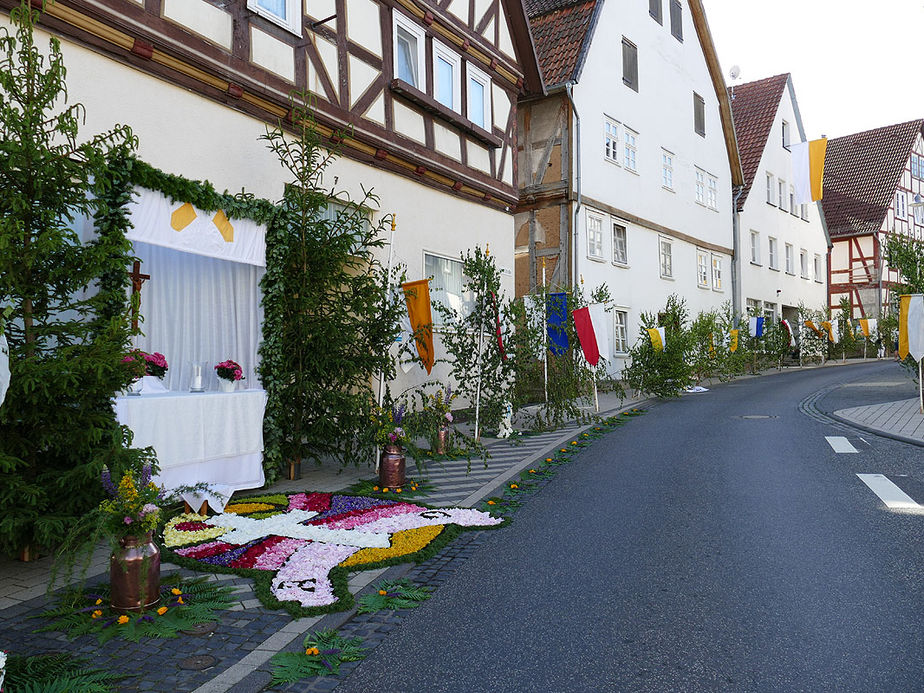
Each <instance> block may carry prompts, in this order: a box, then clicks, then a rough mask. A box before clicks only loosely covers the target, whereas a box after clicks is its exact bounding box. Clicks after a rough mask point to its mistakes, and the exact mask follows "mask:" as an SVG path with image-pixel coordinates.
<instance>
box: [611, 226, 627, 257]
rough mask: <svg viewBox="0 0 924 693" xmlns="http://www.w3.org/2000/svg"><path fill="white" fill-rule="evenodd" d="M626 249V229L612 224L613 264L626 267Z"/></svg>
mask: <svg viewBox="0 0 924 693" xmlns="http://www.w3.org/2000/svg"><path fill="white" fill-rule="evenodd" d="M626 251H627V248H626V227H625V226H623V225H622V224H617V223H616V222H613V262H615V263H616V264H617V265H626V264H628V261H629V254H628V252H626Z"/></svg>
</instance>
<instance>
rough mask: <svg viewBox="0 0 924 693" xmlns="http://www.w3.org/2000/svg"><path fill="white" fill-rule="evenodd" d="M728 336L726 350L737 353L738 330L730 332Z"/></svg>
mask: <svg viewBox="0 0 924 693" xmlns="http://www.w3.org/2000/svg"><path fill="white" fill-rule="evenodd" d="M728 335H729V340H728V350H729V351H738V330H731V331H730V332H729V333H728Z"/></svg>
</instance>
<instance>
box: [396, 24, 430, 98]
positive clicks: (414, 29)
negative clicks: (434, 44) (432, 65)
mask: <svg viewBox="0 0 924 693" xmlns="http://www.w3.org/2000/svg"><path fill="white" fill-rule="evenodd" d="M393 17H394V21H393V22H392V35H391V43H392V70H393V72H394V74H393V76H394V77H395V78H397V79H400V77H399V75H398V28H399V27H400V28H401V29H403V30H404V31H406V32H407V33H409V34H411V35H412V36H413V37H414V38H415V39H417V84H411V83H410V82H408V83H409V84H411V86H412V87H414V88H415V89H418V90H419V91H422V92H424V93H426V91H427V61H426V32H425V31H424V29H423V27H422V26H419V25H418V24H416V23H414V21H413V20H412V19H410V18H408V17H406V16H405V15H403V14H401V13H400V12H397V11H395V12H394V13H393Z"/></svg>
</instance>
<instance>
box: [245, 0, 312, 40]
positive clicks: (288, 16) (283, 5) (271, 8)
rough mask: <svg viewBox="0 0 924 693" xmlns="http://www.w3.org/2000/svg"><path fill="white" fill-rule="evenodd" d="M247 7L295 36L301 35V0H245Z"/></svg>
mask: <svg viewBox="0 0 924 693" xmlns="http://www.w3.org/2000/svg"><path fill="white" fill-rule="evenodd" d="M247 9H248V10H252V11H253V12H256V13H257V14H258V15H260V16H261V17H265V18H266V19H268V20H269V21H271V22H273V23H274V24H278V25H279V26H281V27H282V28H283V29H288V30H289V31H291V32H292V33H293V34H295V35H296V36H301V35H302V26H301V25H302V2H301V0H247Z"/></svg>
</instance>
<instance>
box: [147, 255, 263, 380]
mask: <svg viewBox="0 0 924 693" xmlns="http://www.w3.org/2000/svg"><path fill="white" fill-rule="evenodd" d="M134 251H135V255H137V256H138V258H139V259H140V260H141V271H142V273H144V274H149V275H151V278H150V279H149V280H147V281H145V282H144V285H143V286H142V288H141V316H142V318H143V322H142V323H141V325H140V327H141V331H142V332H144V335H143V336H139V337H137V339H136V342H135V346H136V347H137V348H140V349H143V350H144V351H147V352H155V351H159V352H160V353H162V354H163V355H164V356H165V357H166V358H167V363H168V364H169V366H170V368H169V370H168V371H167V375H166V376H165V377H164V385H166V387H167V389H168V390H174V391H181V392H182V391H188V390H189V387H190V380H191V377H192V362H193V361H203V362H204V367H203V386H204V387H205V389H206V390H217V389H218V378H217V376H216V375H215V368H214V366H215V365H216V364H217V363H220V362H221V361H224V360H225V359H233V360H234V361H237V362H238V363H239V364H241V366H242V368H243V371H244V376H245V378H246V379H245V380H244V381H242V382H240V383H238V388H239V389H254V388H259V387H261V386H260V383H259V382H258V380H257V376H256V366H257V348H258V346H259V342H260V334H261V333H260V330H261V325H262V324H263V310H262V308H261V306H260V287H259V282H260V279H261V277H262V276H263V274H264V272H265V270H264V269H263V268H262V267H257V266H255V265H248V264H242V263H239V262H229V261H227V260H217V259H215V258H210V257H204V256H202V255H193V254H191V253H184V252H180V251H177V250H172V249H170V248H163V247H160V246H155V245H150V244H147V243H139V242H137V241H136V242H135V243H134Z"/></svg>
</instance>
